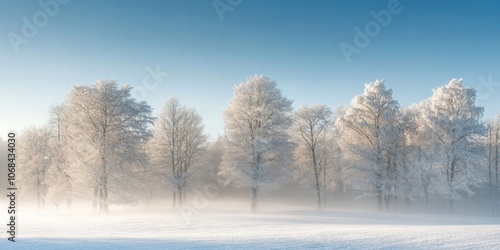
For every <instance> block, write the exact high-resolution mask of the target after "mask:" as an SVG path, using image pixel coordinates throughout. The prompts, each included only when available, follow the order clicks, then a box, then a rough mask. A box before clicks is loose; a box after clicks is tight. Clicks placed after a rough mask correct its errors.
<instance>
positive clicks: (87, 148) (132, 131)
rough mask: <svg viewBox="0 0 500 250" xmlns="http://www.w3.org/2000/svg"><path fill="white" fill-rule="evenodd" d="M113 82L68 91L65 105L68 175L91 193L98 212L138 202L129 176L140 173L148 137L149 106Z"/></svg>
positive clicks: (131, 177)
mask: <svg viewBox="0 0 500 250" xmlns="http://www.w3.org/2000/svg"><path fill="white" fill-rule="evenodd" d="M131 89H132V87H130V86H129V85H125V86H122V87H119V86H118V84H117V83H116V81H114V80H99V81H97V82H96V83H95V84H93V85H91V86H76V87H73V88H72V89H71V92H70V94H69V98H68V100H67V102H66V103H65V105H66V109H67V110H66V112H67V119H68V134H67V136H68V145H67V146H68V148H69V149H70V150H71V156H68V157H70V158H71V162H72V165H73V166H72V174H73V177H74V178H77V180H76V181H78V182H79V183H80V184H81V185H82V186H84V187H86V189H87V190H88V189H93V190H94V199H95V200H97V201H98V203H99V212H107V211H108V205H109V204H110V203H134V202H136V200H137V198H138V197H137V196H138V195H137V194H136V192H137V191H136V189H135V188H134V184H135V183H136V182H137V180H136V179H135V178H134V174H135V173H137V172H142V171H144V167H145V164H144V159H146V154H145V153H144V150H143V148H144V147H143V145H144V143H145V142H147V141H148V139H149V138H150V136H151V133H150V131H149V129H148V128H149V126H150V125H151V124H153V121H154V118H153V117H152V116H151V107H150V106H149V105H148V104H146V103H145V102H137V101H136V100H135V99H133V98H131V96H130V91H131Z"/></svg>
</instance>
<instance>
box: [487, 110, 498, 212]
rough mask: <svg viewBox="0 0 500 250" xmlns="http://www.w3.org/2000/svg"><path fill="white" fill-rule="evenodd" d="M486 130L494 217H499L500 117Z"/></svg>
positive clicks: (489, 181)
mask: <svg viewBox="0 0 500 250" xmlns="http://www.w3.org/2000/svg"><path fill="white" fill-rule="evenodd" d="M486 130H487V133H486V138H485V139H486V143H485V144H486V145H485V146H486V158H487V167H488V188H489V192H490V196H491V208H492V211H493V215H494V216H498V215H499V214H500V164H499V163H500V158H499V157H500V115H497V117H496V118H495V119H494V120H491V121H488V123H487V126H486Z"/></svg>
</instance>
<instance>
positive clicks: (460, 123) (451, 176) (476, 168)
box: [423, 79, 485, 213]
mask: <svg viewBox="0 0 500 250" xmlns="http://www.w3.org/2000/svg"><path fill="white" fill-rule="evenodd" d="M475 101H476V90H474V89H472V88H467V87H464V86H463V85H462V79H452V80H451V81H450V82H449V83H448V84H447V85H445V86H443V87H440V88H438V89H436V90H434V94H433V95H432V97H430V99H429V100H428V103H427V104H426V105H425V111H424V113H423V117H424V119H425V124H426V126H428V128H429V129H430V131H431V132H432V136H433V138H435V139H436V142H437V143H438V145H437V146H438V148H437V150H439V152H440V154H441V155H442V156H443V159H442V160H441V162H440V166H441V171H442V175H441V176H443V177H445V178H444V179H443V180H441V181H440V183H441V184H442V185H440V186H439V187H440V189H441V193H443V194H444V195H445V196H446V197H447V199H448V207H449V212H450V213H453V205H454V200H455V199H460V198H461V197H460V195H459V193H458V191H460V190H462V191H465V192H467V193H468V194H469V195H472V194H473V191H472V190H471V189H470V187H471V186H474V185H477V184H478V183H479V182H480V181H481V180H482V175H481V170H480V164H479V156H480V155H481V152H480V147H479V145H480V143H479V136H480V135H482V134H484V132H485V128H484V125H483V123H482V122H481V120H480V119H481V118H482V116H483V108H482V107H477V106H476V105H475Z"/></svg>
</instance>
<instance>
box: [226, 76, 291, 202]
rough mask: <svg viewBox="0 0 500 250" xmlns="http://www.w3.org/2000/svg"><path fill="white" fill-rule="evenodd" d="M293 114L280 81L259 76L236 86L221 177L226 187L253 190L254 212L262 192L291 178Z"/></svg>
mask: <svg viewBox="0 0 500 250" xmlns="http://www.w3.org/2000/svg"><path fill="white" fill-rule="evenodd" d="M291 112H292V101H291V100H289V99H287V98H286V97H284V96H283V95H282V94H281V91H280V90H279V89H278V88H277V86H276V82H275V81H272V80H271V79H269V78H268V77H266V76H263V75H260V76H258V75H255V76H251V77H249V78H248V79H247V81H246V82H245V83H241V84H239V85H237V86H236V87H234V94H233V97H232V99H231V100H230V101H229V105H228V107H227V109H226V110H225V111H224V113H223V117H224V124H225V127H224V133H225V134H224V140H225V141H224V143H225V152H224V155H223V162H222V164H221V169H220V172H219V174H220V176H221V177H223V178H224V179H225V180H226V184H228V183H230V182H232V183H233V184H234V185H235V186H237V187H251V189H252V201H251V210H252V212H255V211H257V209H258V201H259V196H260V195H261V192H263V191H265V190H270V189H273V188H277V187H278V186H279V185H280V184H281V183H282V182H283V181H284V180H286V179H287V178H289V176H290V172H291V169H290V166H291V165H292V161H293V160H292V159H293V143H292V142H290V135H289V128H290V126H291V125H292V119H291Z"/></svg>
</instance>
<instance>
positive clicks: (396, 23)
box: [0, 0, 500, 138]
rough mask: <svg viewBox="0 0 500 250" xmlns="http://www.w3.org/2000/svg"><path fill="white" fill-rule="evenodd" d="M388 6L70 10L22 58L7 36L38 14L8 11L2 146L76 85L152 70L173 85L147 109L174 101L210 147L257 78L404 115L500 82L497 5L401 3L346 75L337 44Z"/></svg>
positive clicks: (293, 1) (295, 93) (253, 0)
mask: <svg viewBox="0 0 500 250" xmlns="http://www.w3.org/2000/svg"><path fill="white" fill-rule="evenodd" d="M42 1H43V2H45V1H47V0H42ZM220 1H221V2H226V1H227V0H220ZM388 2H389V0H381V1H378V0H377V1H368V0H366V1H359V0H351V1H348V0H346V1H332V0H323V1H306V0H302V1H298V0H272V1H271V0H243V1H242V3H241V4H240V5H238V6H235V7H234V9H233V10H232V11H228V12H225V13H224V15H223V16H224V20H223V21H221V20H220V19H219V16H218V14H217V12H216V10H215V9H214V6H213V0H207V1H203V0H176V1H168V0H155V1H153V0H148V1H139V0H136V1H131V0H122V1H118V0H115V1H97V0H72V1H70V2H69V3H68V4H66V5H64V6H60V10H59V11H58V12H57V14H56V15H55V16H54V17H50V18H49V20H48V23H47V25H45V26H44V27H41V28H39V30H38V33H37V34H36V35H35V36H34V37H33V38H29V39H27V40H28V43H27V44H21V45H19V52H18V53H16V52H15V51H14V49H13V46H12V45H11V43H10V41H9V37H8V34H9V33H11V32H12V33H15V34H18V35H22V27H23V21H22V18H23V17H26V18H28V19H29V20H32V19H33V17H36V16H37V14H36V13H38V12H40V11H42V10H43V9H42V7H40V5H39V4H38V1H17V0H2V1H1V2H0V17H1V23H0V35H1V36H0V37H1V38H0V60H1V61H0V62H1V64H0V86H1V87H0V93H1V94H0V133H1V134H0V137H4V138H5V134H6V131H7V130H9V129H16V130H21V129H22V128H23V127H24V126H26V125H29V124H35V125H40V124H43V123H44V122H45V121H46V120H47V118H48V111H49V107H50V106H51V105H52V104H57V103H61V102H62V101H64V99H65V98H66V94H67V93H68V92H69V90H70V87H71V86H72V85H75V84H91V83H93V82H94V81H95V80H97V79H104V78H109V79H116V80H118V82H119V83H129V84H131V85H133V86H141V84H142V81H143V78H144V77H145V76H146V75H147V74H148V73H147V71H146V67H147V66H150V67H152V68H155V67H156V65H159V66H160V68H161V70H162V71H165V72H168V73H169V75H168V77H167V78H165V80H164V82H163V83H161V84H160V85H159V86H158V87H157V88H156V89H154V90H153V91H150V92H148V94H147V96H146V98H145V100H146V101H147V102H148V103H150V104H151V106H152V107H153V108H154V112H155V115H157V113H158V112H159V111H160V109H161V107H162V105H163V102H164V101H165V99H166V98H168V97H170V96H177V97H178V98H179V99H180V101H181V102H182V103H184V104H187V105H188V106H193V107H195V108H196V109H197V110H198V112H199V113H200V114H201V115H202V116H203V118H204V122H205V126H206V130H207V132H208V133H210V134H211V135H212V136H216V135H217V134H221V133H222V132H223V120H222V118H221V112H222V111H223V110H224V108H225V107H226V105H227V102H228V101H229V99H230V98H231V95H232V86H234V85H235V84H238V83H240V82H242V81H244V80H245V79H246V77H247V76H249V75H252V74H265V75H268V76H269V77H270V78H271V79H274V80H276V82H277V83H278V86H279V87H280V88H281V89H282V91H283V93H284V94H285V95H286V96H287V97H289V98H290V99H293V100H295V103H294V105H295V106H296V107H298V106H300V105H304V104H316V103H322V104H327V105H329V106H331V107H332V108H336V107H338V106H341V105H346V104H348V103H349V102H350V100H351V99H352V98H353V96H354V95H356V94H359V93H361V92H362V91H363V87H364V84H365V83H367V82H370V81H374V80H376V79H385V80H386V84H387V85H388V86H389V87H390V88H392V89H393V91H394V98H395V99H397V100H399V102H400V104H401V105H408V104H411V103H414V102H418V101H421V100H422V99H424V98H427V97H429V96H430V95H431V94H432V89H433V88H437V87H439V86H442V85H444V84H446V83H448V81H449V80H450V79H451V78H460V77H463V78H464V84H465V85H467V86H470V87H477V86H478V85H479V84H480V82H479V80H478V77H484V78H486V79H487V78H488V76H491V77H492V79H493V80H494V82H500V53H499V52H500V49H499V44H500V43H499V41H500V25H499V24H500V15H499V14H498V12H499V11H500V2H498V1H480V2H479V1H476V2H474V1H460V0H456V1H452V0H448V1H424V0H414V1H409V0H401V1H400V5H401V7H402V11H401V12H400V13H399V14H395V15H392V18H391V21H390V23H389V25H387V26H386V27H383V28H381V30H380V33H379V34H378V35H377V36H375V37H373V38H372V39H371V41H370V43H369V44H368V46H366V47H365V48H362V49H361V52H360V53H359V54H353V55H352V57H351V60H352V61H351V63H348V62H347V61H346V59H345V57H344V55H343V53H342V51H341V49H340V47H339V45H340V43H342V42H346V43H349V44H351V45H353V44H354V36H355V32H354V28H355V27H360V28H361V29H364V28H365V25H366V24H367V23H368V22H370V21H373V20H374V17H373V16H372V15H371V14H370V12H371V11H372V10H374V11H377V12H378V11H380V10H385V9H387V8H388V7H387V4H388ZM42 21H43V20H42ZM493 84H495V83H493ZM496 85H499V84H496ZM482 92H483V93H482V95H483V96H488V97H487V98H482V99H484V100H481V101H480V103H479V104H480V105H483V106H484V107H485V110H486V112H485V117H486V118H489V117H493V116H494V114H497V113H500V108H499V107H500V86H496V87H490V90H489V91H488V90H486V88H483V91H482Z"/></svg>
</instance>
